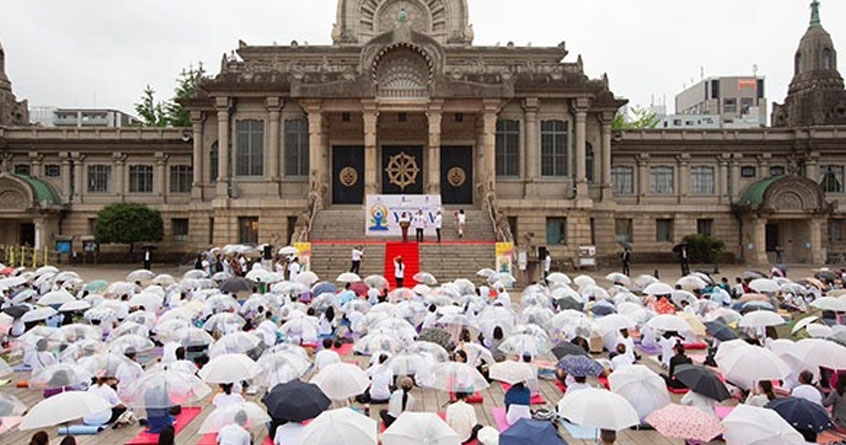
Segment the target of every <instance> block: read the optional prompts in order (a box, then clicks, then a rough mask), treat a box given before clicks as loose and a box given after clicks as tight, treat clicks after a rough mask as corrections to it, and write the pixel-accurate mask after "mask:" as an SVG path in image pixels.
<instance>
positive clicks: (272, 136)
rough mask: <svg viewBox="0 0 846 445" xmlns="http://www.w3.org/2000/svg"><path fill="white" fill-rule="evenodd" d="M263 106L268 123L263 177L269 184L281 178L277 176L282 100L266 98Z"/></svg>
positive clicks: (280, 145)
mask: <svg viewBox="0 0 846 445" xmlns="http://www.w3.org/2000/svg"><path fill="white" fill-rule="evenodd" d="M264 104H265V106H266V107H267V121H268V127H269V130H268V141H267V144H265V146H264V147H265V148H264V162H265V163H266V164H267V170H266V171H265V175H266V176H265V177H266V178H267V179H269V180H270V181H271V182H279V178H280V177H281V176H280V174H279V158H280V156H281V154H280V153H281V151H280V150H281V147H282V144H281V142H280V139H279V134H280V133H279V128H280V120H279V118H280V116H281V114H282V113H281V112H280V110H281V109H282V105H283V100H282V99H280V98H278V97H268V98H267V99H265V103H264Z"/></svg>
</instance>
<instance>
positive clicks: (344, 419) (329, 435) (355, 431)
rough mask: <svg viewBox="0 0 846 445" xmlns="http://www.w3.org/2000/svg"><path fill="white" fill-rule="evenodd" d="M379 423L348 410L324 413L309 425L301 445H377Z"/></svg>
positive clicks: (342, 409) (304, 432)
mask: <svg viewBox="0 0 846 445" xmlns="http://www.w3.org/2000/svg"><path fill="white" fill-rule="evenodd" d="M376 430H377V423H376V421H375V420H373V419H371V418H369V417H366V416H363V415H361V414H359V413H358V412H356V411H353V410H351V409H348V408H341V409H334V410H330V411H324V412H323V413H321V414H320V415H319V416H317V418H315V419H314V421H312V422H311V423H309V424H308V425H307V426H306V427H305V430H303V435H302V438H301V441H300V443H304V444H309V445H376V440H377V439H376Z"/></svg>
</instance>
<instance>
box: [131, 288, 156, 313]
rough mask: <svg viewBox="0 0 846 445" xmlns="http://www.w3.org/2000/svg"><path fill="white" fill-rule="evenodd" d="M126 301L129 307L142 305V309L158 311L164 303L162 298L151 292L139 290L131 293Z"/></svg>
mask: <svg viewBox="0 0 846 445" xmlns="http://www.w3.org/2000/svg"><path fill="white" fill-rule="evenodd" d="M128 303H129V306H131V307H141V306H144V309H146V310H148V311H151V312H158V310H159V309H161V307H162V304H163V303H164V298H162V297H161V296H159V295H156V294H154V293H152V292H141V293H140V294H136V295H133V296H132V298H130V299H129V302H128Z"/></svg>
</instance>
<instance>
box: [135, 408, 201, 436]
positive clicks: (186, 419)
mask: <svg viewBox="0 0 846 445" xmlns="http://www.w3.org/2000/svg"><path fill="white" fill-rule="evenodd" d="M202 410H203V409H202V408H200V407H196V406H189V407H183V408H182V412H181V413H179V415H178V416H176V420H175V421H174V422H173V431H174V433H175V434H179V432H180V431H182V430H183V429H185V427H186V426H188V424H189V423H191V421H192V420H194V419H195V418H196V417H197V416H199V415H200V411H202ZM158 443H159V435H158V434H153V433H150V432H148V431H147V430H146V429H144V430H143V431H141V432H140V433H138V435H137V436H135V438H134V439H132V440H130V441H129V442H126V443H125V444H124V445H156V444H158Z"/></svg>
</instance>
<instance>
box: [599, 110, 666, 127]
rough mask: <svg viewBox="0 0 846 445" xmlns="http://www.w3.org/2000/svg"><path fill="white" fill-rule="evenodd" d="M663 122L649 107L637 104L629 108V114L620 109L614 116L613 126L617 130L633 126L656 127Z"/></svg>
mask: <svg viewBox="0 0 846 445" xmlns="http://www.w3.org/2000/svg"><path fill="white" fill-rule="evenodd" d="M660 122H661V120H660V119H658V115H657V114H655V113H653V112H651V111H649V109H648V108H646V107H642V106H640V105H635V106H633V107H632V108H631V109H630V110H629V114H628V115H626V114H623V113H622V112H620V111H618V112H617V114H616V115H615V116H614V121H613V122H612V123H611V126H612V127H613V128H614V129H617V130H624V129H632V128H655V127H657V126H658V124H659V123H660Z"/></svg>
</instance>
